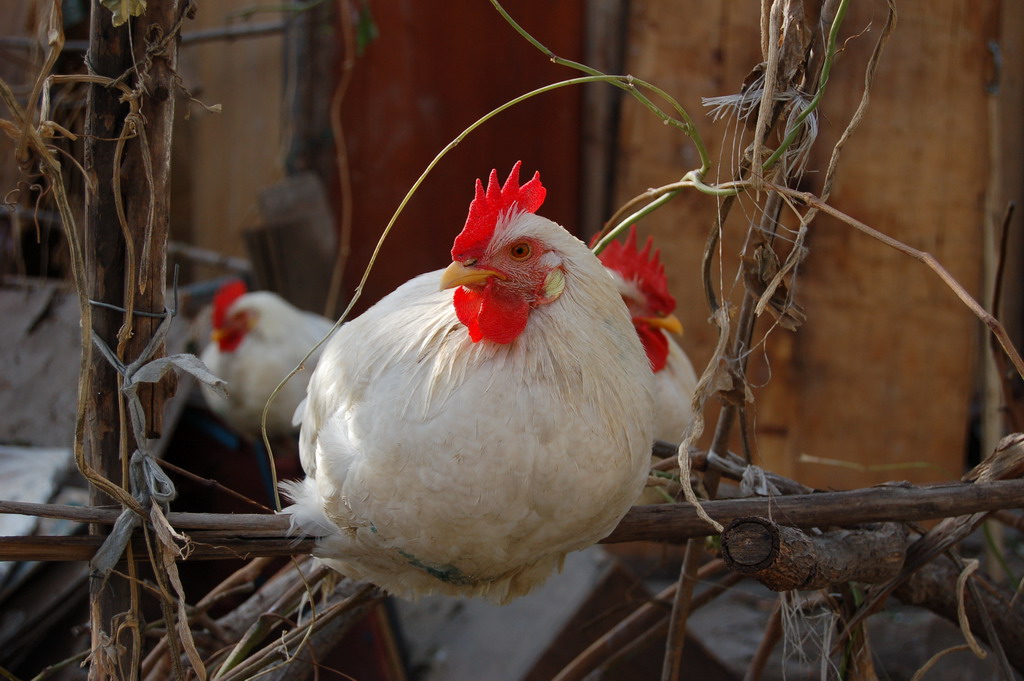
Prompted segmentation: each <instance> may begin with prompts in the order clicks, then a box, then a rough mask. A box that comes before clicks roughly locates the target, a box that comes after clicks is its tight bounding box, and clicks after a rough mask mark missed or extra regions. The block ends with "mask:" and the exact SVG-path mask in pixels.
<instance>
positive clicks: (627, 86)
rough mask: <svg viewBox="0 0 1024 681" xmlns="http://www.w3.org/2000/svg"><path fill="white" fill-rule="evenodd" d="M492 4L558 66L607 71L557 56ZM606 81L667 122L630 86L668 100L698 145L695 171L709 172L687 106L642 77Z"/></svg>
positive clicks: (591, 72)
mask: <svg viewBox="0 0 1024 681" xmlns="http://www.w3.org/2000/svg"><path fill="white" fill-rule="evenodd" d="M491 4H492V5H494V9H496V10H497V11H498V14H500V15H501V17H502V18H503V19H504V20H505V21H506V22H507V23H508V25H509V26H511V27H512V28H513V29H515V31H516V33H518V34H519V35H521V36H522V37H523V38H524V39H526V41H527V42H529V43H530V44H531V45H533V46H534V47H536V48H537V49H538V50H540V51H541V52H542V53H543V54H544V55H545V56H546V57H547V58H548V59H550V60H551V62H552V63H555V64H558V65H559V66H567V67H569V68H571V69H576V70H577V71H582V72H583V73H586V74H588V75H591V76H604V75H607V74H604V73H602V72H601V71H598V70H597V69H595V68H593V67H590V66H587V65H586V64H581V63H579V62H575V61H572V60H571V59H565V58H563V57H559V56H558V55H557V54H555V53H554V52H552V51H551V50H550V49H548V48H547V47H546V46H545V45H544V44H543V43H541V42H540V41H539V40H537V39H536V38H534V37H533V36H532V35H530V33H529V32H528V31H526V29H524V28H523V27H522V26H520V25H519V23H518V22H516V20H515V19H513V18H512V16H511V15H510V14H509V13H508V12H507V11H506V10H505V8H504V7H502V6H501V3H500V2H498V0H491ZM607 82H610V83H611V84H612V85H615V86H616V87H618V88H621V89H623V90H626V91H627V92H629V94H631V95H632V96H633V97H635V98H636V99H637V100H638V101H640V102H641V103H642V104H643V105H644V106H646V107H647V108H648V109H650V110H651V111H654V112H655V113H656V114H658V115H659V117H661V119H662V120H663V121H664V122H666V123H668V122H669V120H670V119H668V117H667V116H665V114H664V112H662V111H661V110H660V109H659V108H658V107H657V106H656V105H655V104H654V103H653V102H652V101H651V100H650V99H648V98H647V97H646V96H645V95H644V94H643V93H642V92H640V91H639V90H636V89H635V88H633V87H631V85H632V84H633V83H634V82H635V83H637V84H640V85H642V86H643V87H644V88H645V89H648V90H650V91H651V92H653V93H654V94H656V95H657V96H659V97H661V98H662V99H664V100H665V101H666V102H668V103H669V104H671V105H672V108H673V109H674V110H675V111H676V113H677V114H678V115H679V117H680V118H681V119H682V122H678V121H677V122H676V127H678V128H679V129H680V130H682V131H683V133H684V134H685V135H686V136H687V137H689V138H690V139H691V140H692V141H693V144H694V146H696V147H697V153H698V155H699V156H700V164H701V165H700V170H699V171H698V172H699V173H700V174H701V175H702V176H703V175H704V174H706V173H707V172H708V170H710V168H711V157H710V156H709V155H708V150H707V147H706V146H705V145H704V140H703V139H701V136H700V134H699V133H698V132H697V126H696V125H695V124H694V122H693V119H692V118H690V114H688V113H687V112H686V110H685V109H684V108H683V107H682V106H681V105H680V104H679V103H678V102H677V101H676V100H675V99H673V98H672V97H671V96H670V95H669V94H668V93H666V92H665V91H664V90H662V89H660V88H658V87H655V86H654V85H651V84H650V83H646V82H644V81H641V80H638V79H636V78H633V76H625V79H622V78H621V77H616V79H615V80H612V81H607Z"/></svg>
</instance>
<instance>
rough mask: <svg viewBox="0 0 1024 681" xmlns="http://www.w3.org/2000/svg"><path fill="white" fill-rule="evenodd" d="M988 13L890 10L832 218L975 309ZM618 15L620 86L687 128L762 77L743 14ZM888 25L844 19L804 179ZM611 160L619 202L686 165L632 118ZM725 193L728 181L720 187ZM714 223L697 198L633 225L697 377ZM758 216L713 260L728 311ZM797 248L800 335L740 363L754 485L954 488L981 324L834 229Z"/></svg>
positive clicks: (874, 14)
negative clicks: (757, 473)
mask: <svg viewBox="0 0 1024 681" xmlns="http://www.w3.org/2000/svg"><path fill="white" fill-rule="evenodd" d="M991 10H992V4H991V3H985V4H984V7H982V8H981V9H980V10H978V9H977V8H976V6H975V5H974V4H972V3H967V2H965V1H964V0H944V1H942V2H934V3H928V4H922V3H911V4H908V5H901V7H900V20H899V27H898V29H897V31H896V32H895V33H894V34H893V37H892V39H891V41H890V43H889V46H888V48H887V50H886V53H885V55H884V56H883V59H882V65H881V68H880V69H879V72H878V76H877V78H876V81H875V84H874V87H873V91H872V98H871V104H870V107H869V109H868V112H867V116H866V117H865V119H864V121H863V123H862V125H861V127H860V128H859V130H858V131H857V133H856V134H855V136H854V138H853V139H852V141H851V142H850V143H849V144H848V145H847V147H846V149H845V151H844V153H843V157H842V161H841V164H840V170H839V174H838V181H837V183H836V186H835V189H834V191H833V195H832V200H831V203H832V204H833V205H835V206H836V207H838V208H839V209H840V210H843V211H844V212H847V213H849V214H851V215H853V216H855V217H857V218H858V219H860V220H862V221H864V222H866V223H867V224H869V225H871V226H873V227H876V228H878V229H880V230H882V231H883V232H886V233H888V234H890V235H892V236H894V237H896V238H898V239H901V240H903V241H905V242H907V243H908V244H910V245H912V246H914V247H916V248H921V249H923V250H926V251H929V252H931V253H932V254H933V255H935V256H936V257H937V258H938V259H939V260H940V261H941V262H942V263H943V264H944V265H945V266H946V267H947V268H948V269H949V270H950V271H951V272H952V273H953V274H954V276H956V277H957V278H958V279H959V280H960V282H961V283H963V284H964V285H965V286H966V287H967V288H968V290H970V291H972V292H973V293H975V294H977V293H978V292H979V285H980V267H981V245H982V239H981V229H982V226H983V224H984V215H983V202H982V198H983V196H984V192H985V182H986V178H987V169H988V160H989V159H988V153H987V151H986V149H987V137H986V136H987V134H988V125H987V123H986V103H985V96H984V85H985V83H986V81H987V78H988V77H989V76H990V74H991V66H990V56H989V54H988V49H987V41H988V40H989V39H990V38H993V37H995V36H994V33H993V31H994V30H995V28H994V22H993V21H992V16H991V15H992V12H991ZM632 11H633V15H632V17H631V26H632V29H631V42H632V44H633V46H634V50H633V52H632V53H631V56H632V61H631V62H630V64H629V71H630V72H632V73H634V74H636V75H637V76H638V77H642V78H645V79H648V80H652V81H654V82H655V83H657V84H659V85H660V86H662V87H664V88H665V89H667V90H668V91H669V92H670V93H672V94H674V95H676V96H679V97H680V99H681V101H682V103H683V104H684V106H686V107H687V109H688V110H689V111H690V112H691V113H692V114H695V115H696V114H697V113H698V112H699V111H700V106H699V102H698V101H697V100H698V97H699V96H709V95H721V94H727V93H730V92H735V91H737V89H738V86H739V83H740V82H741V81H742V79H743V78H744V76H745V75H746V72H747V71H748V70H749V68H750V67H751V66H752V65H754V64H756V63H757V62H758V61H760V59H761V57H760V48H759V37H758V36H759V32H758V26H757V17H758V12H759V3H757V2H755V1H754V0H748V1H747V2H743V3H712V2H700V3H695V4H694V5H692V6H688V7H687V8H686V11H685V12H683V11H681V10H680V9H679V8H678V7H677V6H676V5H674V4H673V3H671V2H662V1H659V0H655V1H653V2H649V3H634V4H633V5H632ZM884 19H885V3H884V2H880V1H874V2H868V3H853V4H852V5H851V7H850V11H849V13H848V15H847V17H846V20H845V24H844V27H843V32H842V36H841V38H840V40H841V42H843V43H844V49H843V52H842V54H841V56H840V58H839V59H838V60H837V63H836V65H835V67H834V68H833V70H832V76H831V80H830V83H829V92H828V94H827V96H826V97H825V100H824V103H823V108H822V118H821V138H820V139H819V141H818V144H817V146H816V151H815V152H814V154H813V156H812V160H811V167H812V168H819V169H824V168H825V167H826V166H827V159H828V156H829V154H830V153H831V147H832V144H833V143H834V142H835V140H836V139H837V138H838V135H839V134H840V133H841V132H842V130H843V128H844V127H845V125H846V122H847V121H848V120H849V117H850V115H851V114H852V112H853V110H854V108H855V107H856V105H857V103H858V101H859V99H860V96H861V90H862V85H863V74H864V65H865V62H866V59H867V56H868V55H869V54H870V51H871V50H872V48H873V45H874V41H875V39H876V37H877V34H878V31H879V30H880V27H881V25H882V24H883V22H884ZM869 25H870V26H871V27H872V29H871V30H870V31H865V29H866V28H867V27H868V26H869ZM968 121H969V122H970V123H969V124H968V123H967V122H968ZM730 125H731V124H730ZM698 126H699V127H700V129H701V132H702V135H703V137H704V139H705V141H706V142H708V144H709V147H710V151H711V155H712V158H713V159H715V160H716V161H719V160H720V159H723V158H724V159H725V160H728V159H730V158H732V157H733V156H734V155H735V153H736V152H737V150H736V149H733V148H731V147H728V146H724V147H723V139H726V138H727V137H728V135H729V134H730V133H731V128H730V126H723V125H712V124H710V123H709V122H708V121H707V120H706V119H701V118H698ZM1018 128H1019V126H1018ZM1014 134H1016V135H1018V136H1019V135H1020V131H1019V129H1018V130H1016V131H1015V133H1014ZM730 143H731V142H728V140H727V141H726V144H730ZM621 149H622V151H623V154H624V156H623V159H622V162H621V167H622V169H623V172H622V173H621V175H620V185H619V198H620V199H621V200H625V199H627V198H629V197H631V196H632V195H634V194H636V193H638V192H639V191H642V190H643V189H644V188H646V187H649V186H658V185H662V184H666V183H667V182H669V181H671V180H673V179H676V178H678V177H679V176H681V175H682V173H683V172H685V171H686V170H687V169H690V168H693V167H696V165H697V161H696V159H695V157H694V155H693V152H692V148H691V147H690V145H689V144H688V143H687V141H686V140H685V139H683V138H682V137H681V136H680V135H678V134H674V133H673V132H672V131H671V130H667V129H666V128H665V126H663V125H661V124H660V123H659V122H658V121H656V120H655V119H653V117H651V116H650V115H649V114H648V113H647V112H646V111H643V110H642V109H640V107H637V106H629V107H626V109H625V111H624V131H623V137H622V140H621ZM821 175H822V173H821V172H819V173H816V174H813V175H811V176H809V178H808V185H807V188H808V189H811V190H812V191H817V190H819V189H820V182H821ZM721 179H728V170H727V171H725V176H724V177H723V178H721ZM713 210H714V201H713V200H712V199H709V198H707V197H704V196H701V195H697V194H696V193H693V192H691V193H687V194H684V195H683V196H681V197H680V198H679V199H677V200H676V201H674V202H673V203H672V204H670V205H669V206H667V207H666V208H665V209H663V210H660V211H658V213H657V214H655V215H653V216H652V217H651V218H650V219H648V220H645V222H644V226H643V229H644V230H645V231H649V232H650V233H653V234H655V236H656V239H657V240H658V241H659V242H660V243H661V245H662V248H663V250H664V251H665V253H664V255H663V259H664V260H665V262H666V266H667V270H668V272H669V276H670V278H671V279H672V285H673V290H674V292H675V294H676V297H677V298H678V299H679V300H680V301H681V310H680V312H681V313H682V314H681V318H682V319H683V322H684V325H685V326H686V328H687V337H686V338H684V339H683V340H684V345H685V346H686V348H687V349H688V350H690V351H691V353H692V354H693V356H694V359H695V363H696V364H697V365H698V366H703V363H704V362H706V360H707V358H708V356H709V354H710V352H711V349H712V347H713V343H714V334H715V329H714V327H712V326H710V325H709V324H708V323H707V321H706V317H707V308H706V304H705V303H704V301H703V294H702V289H701V283H700V266H699V261H700V257H701V253H702V250H703V245H704V241H705V238H706V235H707V230H708V229H709V227H710V225H711V216H712V212H713ZM755 212H756V209H755V207H754V205H753V203H752V201H751V200H750V199H749V198H745V199H744V200H742V201H741V202H740V205H739V206H738V207H737V208H736V209H734V210H733V214H732V216H731V219H730V221H729V222H728V223H727V226H726V232H727V233H726V238H725V240H724V242H723V246H722V254H723V255H724V262H723V263H722V265H721V270H716V272H715V281H716V282H717V283H718V284H719V285H721V286H722V288H723V289H724V290H725V293H726V295H727V296H728V297H730V298H731V299H732V300H733V301H734V302H737V301H738V300H739V295H740V294H741V293H742V285H741V284H739V283H737V281H736V280H735V279H734V272H736V263H735V260H734V257H735V254H737V253H738V252H739V251H740V249H741V248H742V234H743V233H744V232H745V229H746V218H750V217H752V216H754V214H755ZM807 244H808V246H809V247H810V249H811V252H810V256H809V258H808V259H807V261H806V262H805V264H804V266H803V267H802V268H801V270H802V271H801V276H800V279H799V282H798V302H800V304H802V305H803V306H804V307H805V309H806V311H807V315H808V322H807V324H806V325H805V326H804V327H803V328H802V329H800V330H799V331H798V332H797V333H796V334H789V333H788V332H785V331H781V330H776V331H774V332H772V334H771V335H770V336H769V337H768V340H767V345H766V348H767V361H765V360H764V357H763V356H762V349H761V348H759V349H758V350H757V351H756V352H755V355H754V357H753V358H752V368H751V378H752V383H753V384H754V385H755V395H756V397H757V403H756V408H755V410H754V411H752V412H751V415H750V416H751V424H752V427H753V433H754V435H755V444H756V452H755V453H756V454H758V455H760V457H761V460H763V462H764V464H765V465H766V466H767V467H768V468H771V469H772V470H776V471H778V472H780V473H782V474H785V475H788V476H790V477H796V478H798V479H800V480H801V481H802V482H805V483H808V484H811V485H814V486H817V487H837V488H848V487H852V486H861V485H868V484H872V483H877V482H880V481H883V480H888V479H892V478H907V479H910V480H913V481H919V482H923V481H928V480H941V479H949V478H951V477H957V476H958V475H959V473H960V471H961V468H962V465H963V458H964V442H965V437H966V434H967V429H968V423H969V419H970V400H971V396H972V392H973V390H974V382H975V367H976V361H975V358H976V345H977V328H978V327H977V323H976V321H975V318H974V317H973V316H972V315H971V314H970V313H969V312H968V311H967V310H966V309H965V308H964V307H963V306H962V305H961V304H960V303H959V301H957V300H956V299H955V297H954V296H953V294H952V293H951V292H949V290H948V289H947V288H946V287H945V286H944V285H943V284H942V283H941V282H940V281H939V280H938V278H937V277H936V276H935V275H934V274H933V273H932V272H930V271H929V270H928V269H927V268H925V267H924V266H922V265H921V264H919V263H916V262H914V261H912V260H910V259H908V258H907V257H906V256H903V255H900V254H898V253H896V252H895V251H893V250H891V249H888V248H887V247H885V246H883V245H882V244H880V243H878V242H875V241H873V240H871V239H870V238H867V237H865V236H864V235H863V234H860V233H857V232H855V231H853V230H852V229H850V228H849V227H846V226H843V225H842V224H840V223H838V222H836V221H835V220H831V219H824V218H819V219H818V220H817V221H816V223H815V224H814V225H813V226H812V228H811V234H810V237H809V239H808V242H807ZM716 267H717V263H716ZM760 329H761V331H759V332H758V333H757V334H755V338H761V337H763V335H764V329H765V326H764V325H763V324H762V326H761V327H760ZM761 386H764V387H761ZM802 454H810V455H814V456H818V457H823V458H824V457H827V458H831V459H837V460H839V461H842V462H847V463H849V464H852V465H853V466H866V467H872V466H879V465H886V466H887V465H892V464H896V465H903V466H908V467H905V468H899V469H897V470H890V469H875V470H857V469H854V468H850V467H837V466H828V465H821V464H811V463H801V462H800V457H801V455H802ZM922 465H923V466H927V467H914V466H922Z"/></svg>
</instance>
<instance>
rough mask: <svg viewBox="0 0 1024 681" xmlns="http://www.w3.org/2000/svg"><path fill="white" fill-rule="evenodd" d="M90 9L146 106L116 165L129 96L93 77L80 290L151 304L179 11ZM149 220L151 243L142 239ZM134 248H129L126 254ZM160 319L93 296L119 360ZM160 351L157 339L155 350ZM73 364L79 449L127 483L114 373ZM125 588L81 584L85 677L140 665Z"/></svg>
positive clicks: (165, 211) (151, 395)
mask: <svg viewBox="0 0 1024 681" xmlns="http://www.w3.org/2000/svg"><path fill="white" fill-rule="evenodd" d="M92 10H93V11H92V17H91V22H90V39H89V53H88V56H87V57H86V59H87V62H88V64H89V66H90V68H91V70H92V72H93V73H95V74H96V75H99V76H104V77H108V78H112V79H121V82H123V83H124V84H125V85H127V86H128V87H129V88H131V89H132V90H134V91H135V94H136V96H138V97H139V104H140V107H139V108H140V110H141V111H142V112H143V116H144V117H143V118H140V119H138V120H137V121H136V122H135V126H136V127H135V133H136V135H135V136H134V137H132V138H130V139H128V140H127V141H126V143H125V145H124V153H123V157H122V158H121V161H120V168H117V167H115V164H116V162H117V152H116V149H117V143H116V142H115V141H112V140H116V139H117V138H118V137H120V136H121V135H122V134H124V135H125V136H128V135H130V134H131V125H128V126H127V127H126V120H127V119H128V115H129V106H128V105H127V104H125V103H123V102H121V101H120V99H121V96H122V94H123V93H122V92H121V91H120V90H118V89H117V88H108V87H103V86H100V85H93V86H92V87H91V88H90V92H89V99H88V111H87V117H86V146H85V168H86V172H87V173H88V174H89V177H90V178H91V179H92V180H93V182H94V183H95V185H94V191H92V192H89V193H87V198H86V218H85V265H86V271H87V273H88V278H89V279H88V282H87V286H88V292H89V298H90V299H92V300H93V301H99V302H103V303H108V304H111V305H116V306H119V307H124V306H125V305H126V303H127V301H128V298H129V294H130V295H131V297H132V299H133V307H134V309H135V310H137V311H144V312H156V313H159V312H162V311H163V309H164V284H165V279H166V276H165V273H166V257H165V255H166V243H167V229H168V216H169V202H170V194H169V183H168V180H169V176H170V173H169V171H170V149H171V126H172V122H173V116H174V97H173V94H174V84H173V80H172V78H173V75H174V68H175V65H176V61H177V44H178V40H177V37H176V36H174V37H173V38H172V39H170V40H165V39H166V37H167V36H172V35H173V32H174V30H175V26H176V24H177V22H178V20H179V18H180V14H181V8H180V2H179V0H150V2H149V4H148V9H147V11H146V13H145V15H143V16H142V17H140V18H138V19H133V20H131V22H130V23H131V26H132V30H131V32H129V30H128V24H125V25H122V26H120V27H114V26H113V24H112V21H111V14H110V12H109V11H108V10H106V9H104V8H103V7H101V6H100V5H99V4H98V3H93V6H92ZM132 40H134V45H132V44H131V42H130V41H132ZM144 147H145V149H144ZM115 177H119V179H120V195H121V199H122V201H123V206H124V211H125V221H126V223H127V232H128V235H129V238H130V245H131V246H132V249H129V248H127V247H126V241H125V235H124V230H122V227H121V223H120V220H119V218H118V213H117V203H116V201H117V197H116V196H115V185H114V179H115ZM147 231H148V232H149V239H148V241H149V248H148V249H145V248H144V244H145V243H146V241H147V239H146V235H147ZM132 250H133V251H134V256H133V257H130V256H129V253H130V252H131V251H132ZM129 282H134V286H133V287H132V289H131V290H129V289H128V288H127V287H128V283H129ZM159 321H160V320H159V319H154V318H146V317H139V316H132V317H131V318H126V316H125V315H124V314H123V313H120V312H116V311H113V310H110V309H106V308H102V307H96V308H95V309H94V313H93V330H94V331H95V333H96V334H97V335H98V336H99V338H100V339H101V340H102V341H103V342H104V343H106V344H107V345H108V346H109V347H110V348H111V349H112V350H114V351H115V352H117V353H118V355H119V357H120V359H121V360H122V361H126V362H130V361H132V360H134V359H135V358H137V357H138V356H139V355H140V353H141V351H142V349H143V348H144V347H145V345H146V344H147V343H148V341H149V340H150V338H151V337H152V334H153V331H154V330H155V329H156V327H157V324H158V323H159ZM126 322H127V323H128V324H130V329H131V336H130V337H124V336H122V338H123V339H124V340H123V341H122V342H121V343H119V341H118V332H119V330H120V329H121V328H122V325H123V324H125V323H126ZM161 354H163V349H160V350H159V351H158V352H157V353H156V356H160V355H161ZM82 370H83V371H84V372H86V373H87V380H88V381H89V385H90V390H89V393H88V394H89V395H90V396H91V397H92V399H91V400H90V402H89V404H88V405H86V409H87V412H86V413H87V434H86V443H85V444H86V456H87V460H88V462H89V465H90V466H91V467H92V468H93V469H94V470H95V471H96V472H97V473H99V474H100V475H102V476H104V477H106V478H107V479H108V480H110V481H112V482H114V483H115V484H119V485H124V486H127V465H128V459H129V457H130V456H131V453H132V451H133V450H134V438H133V437H132V434H131V428H130V426H129V424H127V423H122V421H121V418H120V414H121V409H120V406H119V400H118V389H119V381H118V376H117V373H116V371H115V370H114V368H113V367H112V366H111V365H110V364H109V363H108V362H107V360H106V359H105V358H104V357H103V355H102V354H101V353H99V352H94V353H93V360H92V363H91V365H90V366H87V367H82ZM172 390H173V387H172V383H171V382H163V383H160V384H158V385H156V386H152V387H150V386H145V389H143V390H140V391H139V394H140V396H141V398H142V400H143V405H144V407H145V412H146V422H147V436H149V437H156V436H158V435H159V430H160V420H161V415H162V412H163V404H164V401H165V400H166V398H167V397H168V396H169V394H170V393H171V392H172ZM125 433H126V435H123V434H125ZM129 491H130V490H129ZM90 502H91V503H92V504H94V505H101V504H110V503H111V500H110V498H109V497H107V496H106V495H105V494H103V493H101V492H99V491H98V490H95V489H93V490H92V494H91V497H90ZM91 532H93V533H94V534H102V533H104V532H105V529H103V528H102V527H101V526H97V525H93V526H91ZM129 551H130V550H129ZM129 563H131V554H130V553H129ZM128 570H129V572H131V570H133V566H131V565H129V568H128ZM131 590H132V585H131V583H130V582H129V581H128V580H125V579H123V578H120V577H118V576H116V575H111V577H110V579H109V580H108V581H107V582H106V584H105V585H102V586H101V582H100V580H98V579H95V578H94V579H93V581H92V583H91V585H90V602H91V615H90V620H91V625H92V647H93V651H94V654H95V653H98V651H100V650H101V648H102V649H103V650H105V651H108V652H107V653H104V654H102V655H99V656H98V657H97V656H94V658H93V660H92V661H93V664H92V667H91V669H90V678H91V679H104V678H108V677H110V676H111V675H112V674H114V673H115V672H117V673H118V674H119V677H120V678H128V679H134V678H137V676H138V665H139V655H140V652H141V650H140V648H141V634H140V633H139V632H140V631H141V622H139V621H138V620H139V613H138V608H137V603H133V602H132V601H133V600H134V599H133V597H132V591H131ZM121 625H127V626H121ZM111 644H117V645H111ZM107 655H109V656H110V657H107ZM98 658H103V659H98ZM111 665H116V666H111ZM121 674H124V676H121Z"/></svg>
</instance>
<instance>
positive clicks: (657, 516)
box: [604, 480, 1024, 543]
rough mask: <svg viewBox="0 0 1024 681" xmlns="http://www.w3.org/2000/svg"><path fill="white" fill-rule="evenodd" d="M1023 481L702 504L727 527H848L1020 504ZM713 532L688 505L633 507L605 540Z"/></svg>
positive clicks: (670, 538)
mask: <svg viewBox="0 0 1024 681" xmlns="http://www.w3.org/2000/svg"><path fill="white" fill-rule="evenodd" d="M1022 494H1024V480H1002V481H998V482H990V483H981V484H978V483H975V484H963V483H951V484H945V485H930V486H926V487H916V486H913V485H909V484H906V485H884V486H879V487H867V488H864V489H856V490H849V491H845V492H821V493H817V494H794V495H787V496H781V497H765V498H763V497H757V498H748V499H722V500H716V501H707V502H704V503H703V506H704V510H705V511H707V513H708V515H709V516H711V517H712V518H714V519H715V520H717V521H718V522H720V523H722V524H723V525H728V524H729V523H731V522H732V521H734V520H736V519H737V518H742V517H745V516H764V517H770V518H773V519H774V520H775V521H776V522H778V523H779V524H781V525H788V526H791V527H827V526H837V527H849V526H853V525H862V524H864V523H881V522H900V521H911V520H929V519H933V518H945V517H949V516H954V515H962V514H965V513H978V512H987V511H994V510H997V509H1004V508H1020V507H1021V505H1022V504H1024V496H1022ZM711 534H714V531H713V530H712V529H711V528H710V527H708V526H707V524H706V523H704V522H703V521H702V520H700V518H698V517H697V514H696V512H695V511H694V510H693V508H692V507H690V506H689V505H687V504H662V505H657V506H637V507H634V508H633V509H632V510H631V511H630V512H629V513H628V514H627V515H626V517H625V518H623V520H622V522H621V523H619V526H618V527H617V528H616V529H615V531H614V532H612V533H611V535H610V536H608V537H606V538H605V539H604V542H605V543H619V542H627V541H680V540H683V539H686V538H688V537H701V536H707V535H711Z"/></svg>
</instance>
